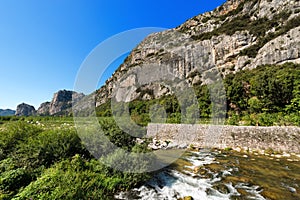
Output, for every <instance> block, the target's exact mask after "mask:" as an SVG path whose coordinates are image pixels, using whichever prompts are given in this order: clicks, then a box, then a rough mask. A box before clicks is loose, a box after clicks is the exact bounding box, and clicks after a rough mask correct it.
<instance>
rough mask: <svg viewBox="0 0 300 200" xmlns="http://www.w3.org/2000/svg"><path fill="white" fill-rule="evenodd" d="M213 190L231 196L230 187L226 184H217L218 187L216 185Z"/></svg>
mask: <svg viewBox="0 0 300 200" xmlns="http://www.w3.org/2000/svg"><path fill="white" fill-rule="evenodd" d="M213 188H214V189H215V190H218V191H219V192H221V193H223V194H229V193H230V190H229V189H228V187H227V186H226V185H224V184H221V183H219V184H217V185H214V186H213Z"/></svg>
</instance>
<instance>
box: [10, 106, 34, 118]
mask: <svg viewBox="0 0 300 200" xmlns="http://www.w3.org/2000/svg"><path fill="white" fill-rule="evenodd" d="M35 114H36V110H35V108H34V107H33V106H31V105H28V104H26V103H22V104H19V105H18V106H17V110H16V114H15V115H16V116H31V115H35Z"/></svg>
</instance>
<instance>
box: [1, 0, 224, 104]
mask: <svg viewBox="0 0 300 200" xmlns="http://www.w3.org/2000/svg"><path fill="white" fill-rule="evenodd" d="M224 2H225V0H214V1H211V0H185V1H183V0H172V1H170V0H152V1H143V0H139V1H138V0H127V1H124V0H98V1H96V0H86V1H85V0H43V1H41V0H26V1H23V0H0V71H1V74H0V94H1V96H0V108H11V109H15V108H16V106H17V105H18V104H19V103H22V102H25V103H28V104H31V105H34V106H35V108H36V109H37V108H38V106H39V105H40V103H42V102H44V101H50V100H51V99H52V96H53V93H54V92H56V91H58V90H60V89H68V90H72V88H73V85H74V81H75V78H76V74H77V71H78V70H79V67H80V65H81V63H82V62H83V60H84V59H85V57H86V56H87V55H88V54H89V52H90V51H91V50H92V49H94V48H95V47H96V46H97V45H98V44H99V43H100V42H102V41H104V40H105V39H107V38H109V37H110V36H113V35H115V34H117V33H120V32H122V31H126V30H129V29H133V28H141V27H163V28H174V27H176V26H178V25H180V24H182V23H183V22H185V21H186V20H187V19H189V18H191V17H193V16H195V15H198V14H200V13H203V12H205V11H210V10H213V9H214V8H216V7H217V6H219V5H221V4H222V3H224ZM117 64H118V63H117ZM115 65H116V63H115ZM116 67H117V66H114V68H116ZM112 71H113V70H112V69H111V71H110V72H108V73H107V76H108V75H110V73H112Z"/></svg>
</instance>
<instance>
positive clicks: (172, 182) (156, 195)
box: [115, 149, 300, 200]
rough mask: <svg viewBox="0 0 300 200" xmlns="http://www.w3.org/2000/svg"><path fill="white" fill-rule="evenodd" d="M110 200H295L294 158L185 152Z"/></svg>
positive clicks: (299, 168)
mask: <svg viewBox="0 0 300 200" xmlns="http://www.w3.org/2000/svg"><path fill="white" fill-rule="evenodd" d="M115 198H116V199H130V200H133V199H142V200H155V199H158V200H173V199H174V200H179V199H186V200H244V199H249V200H250V199H255V200H268V199H276V200H277V199H278V200H282V199H284V200H289V199H291V200H294V199H295V200H296V199H297V200H299V199H300V158H299V156H297V155H295V154H292V155H291V154H278V153H274V152H270V153H263V154H261V153H257V152H237V151H232V150H217V149H215V150H210V151H208V150H205V149H203V150H200V151H188V152H186V153H185V154H184V155H183V156H182V157H181V158H180V159H178V160H177V161H176V162H175V163H173V164H172V165H170V166H168V167H166V168H164V169H163V170H160V171H159V172H157V173H154V175H153V177H152V179H151V180H149V181H148V182H147V183H145V184H144V185H142V186H141V187H138V188H134V189H132V190H131V191H129V192H122V193H120V194H118V195H115Z"/></svg>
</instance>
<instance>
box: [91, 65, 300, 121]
mask: <svg viewBox="0 0 300 200" xmlns="http://www.w3.org/2000/svg"><path fill="white" fill-rule="evenodd" d="M224 87H225V90H226V93H227V94H226V101H227V114H226V116H227V123H228V124H232V125H238V124H244V125H260V126H270V125H300V113H299V110H300V65H297V64H292V63H286V64H284V65H265V66H260V67H257V68H256V69H254V70H245V71H240V72H238V73H236V74H229V75H228V76H226V77H225V79H224ZM193 89H194V91H195V95H196V96H197V100H198V106H199V112H200V113H199V116H200V118H199V121H198V122H199V123H206V122H209V120H208V118H210V117H212V116H211V113H212V102H211V98H210V92H209V86H206V85H194V86H193ZM185 98H186V99H187V101H188V100H189V99H192V97H189V96H187V97H185ZM128 104H129V105H126V106H127V108H128V109H129V113H130V116H131V119H132V120H133V121H135V122H136V123H138V124H140V125H146V124H147V123H148V122H150V121H152V122H153V113H151V112H150V111H151V108H152V107H153V106H154V105H158V107H159V108H160V109H162V110H163V111H164V112H165V114H166V120H165V121H166V122H167V123H182V122H183V123H190V122H189V121H188V120H187V121H185V120H186V119H189V118H194V117H193V116H192V117H189V116H187V113H190V112H187V111H188V110H192V109H194V110H197V108H194V107H193V106H191V107H185V106H181V105H179V101H178V99H177V98H176V97H175V95H169V96H164V97H162V98H160V99H155V100H150V101H142V100H136V101H133V102H130V103H128ZM122 106H124V105H121V106H120V107H118V108H117V109H116V110H118V114H119V115H122V113H123V112H125V108H124V107H126V106H124V107H122ZM110 109H111V108H110V103H107V104H104V105H102V106H100V107H98V108H97V114H98V115H99V116H111V113H112V112H111V110H110ZM154 113H157V114H158V116H164V115H163V114H164V113H163V112H162V114H160V113H161V111H156V112H154ZM114 114H115V113H114ZM183 119H185V120H183ZM163 121H164V119H158V122H163ZM154 122H155V120H154Z"/></svg>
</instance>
